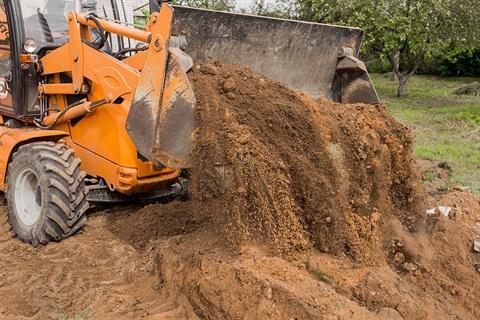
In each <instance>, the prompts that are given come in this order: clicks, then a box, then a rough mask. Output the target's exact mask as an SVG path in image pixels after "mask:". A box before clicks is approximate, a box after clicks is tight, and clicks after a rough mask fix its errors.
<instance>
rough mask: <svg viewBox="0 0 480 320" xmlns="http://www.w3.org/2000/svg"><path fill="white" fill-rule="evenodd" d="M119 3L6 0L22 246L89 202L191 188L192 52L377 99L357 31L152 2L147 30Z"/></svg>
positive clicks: (321, 90) (10, 119)
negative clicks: (186, 172) (120, 10)
mask: <svg viewBox="0 0 480 320" xmlns="http://www.w3.org/2000/svg"><path fill="white" fill-rule="evenodd" d="M117 2H118V1H107V0H97V1H93V0H89V1H87V0H84V1H81V0H73V1H72V0H70V1H69V0H18V1H17V0H16V1H13V0H0V190H2V191H4V192H5V196H6V199H7V209H8V215H9V222H10V223H11V226H12V230H13V232H14V234H15V235H16V236H17V237H18V238H19V239H20V240H22V241H24V242H26V243H29V244H32V245H34V246H37V245H39V244H47V243H49V242H51V241H60V240H62V239H64V238H66V237H68V236H70V235H73V234H75V233H76V232H78V231H79V230H80V229H81V228H82V226H83V225H84V224H85V221H86V215H85V212H86V210H87V209H88V203H89V202H117V201H125V200H136V199H156V198H161V197H177V196H184V195H185V193H186V192H187V181H186V179H184V178H183V177H182V170H184V169H187V168H189V167H190V166H191V163H190V158H189V155H190V152H191V149H192V145H193V140H194V136H195V132H196V127H197V126H196V121H195V96H194V93H193V91H192V88H191V86H190V83H189V81H188V78H187V75H186V72H187V71H188V70H189V69H190V68H191V67H192V65H193V61H192V58H191V57H193V58H194V60H195V61H204V62H208V61H213V60H223V61H225V62H227V63H236V64H243V65H248V66H251V67H252V69H254V70H256V71H259V72H262V73H264V74H266V75H267V76H270V77H272V78H274V79H276V80H280V81H284V82H285V83H287V84H288V85H290V86H291V87H292V88H294V89H298V90H303V91H305V92H307V93H308V94H310V95H314V96H315V95H316V96H325V97H327V98H330V99H334V100H336V101H340V102H365V103H375V102H377V101H378V97H377V96H376V93H375V90H374V89H373V86H372V85H371V82H370V80H369V77H368V73H367V72H366V69H365V66H364V65H363V63H362V62H361V61H360V60H358V58H357V54H358V50H359V47H360V43H361V37H362V31H361V30H360V29H357V28H343V27H335V26H326V25H318V24H305V23H299V22H294V21H287V20H279V19H267V18H261V17H253V16H245V15H235V14H227V13H220V12H216V11H209V10H198V9H192V8H182V7H175V8H174V7H173V6H170V5H168V4H165V3H162V4H158V2H156V1H150V8H151V11H152V14H151V16H150V19H149V21H148V24H147V25H146V26H138V25H132V23H129V22H128V21H126V20H128V18H127V19H123V20H124V21H120V20H121V19H120V17H119V15H118V6H117ZM121 4H122V5H123V1H122V2H121ZM123 7H124V6H123ZM129 16H133V13H131V14H129ZM126 17H127V15H126V14H125V18H126ZM296 28H300V29H301V30H300V29H299V30H300V31H296V32H294V29H296ZM302 28H306V29H302ZM322 34H323V35H322ZM340 35H341V36H340ZM262 37H263V38H264V40H262ZM259 39H260V40H259ZM265 39H268V43H267V44H265ZM185 40H187V43H189V44H188V45H185ZM182 49H183V50H182ZM184 50H186V52H187V53H185V51H184ZM315 54H316V55H315ZM292 68H293V69H300V68H303V69H302V70H304V69H308V70H313V71H314V74H312V76H309V75H308V74H304V75H303V76H302V77H299V74H298V73H295V72H293V70H292ZM302 70H300V72H302ZM300 78H301V79H300ZM300 80H301V81H300Z"/></svg>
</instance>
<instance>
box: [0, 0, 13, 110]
mask: <svg viewBox="0 0 480 320" xmlns="http://www.w3.org/2000/svg"><path fill="white" fill-rule="evenodd" d="M9 30H10V28H9V26H8V19H7V14H6V9H5V4H4V0H0V112H1V113H2V114H7V115H9V114H11V115H13V114H14V113H15V112H14V109H13V99H12V91H11V88H10V85H11V81H12V71H13V70H12V68H13V62H12V59H11V56H12V55H11V42H10V41H11V38H10V31H9Z"/></svg>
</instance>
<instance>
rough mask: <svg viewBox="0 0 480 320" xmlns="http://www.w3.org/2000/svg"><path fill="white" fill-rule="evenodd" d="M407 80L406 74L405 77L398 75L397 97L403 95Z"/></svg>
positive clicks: (408, 78)
mask: <svg viewBox="0 0 480 320" xmlns="http://www.w3.org/2000/svg"><path fill="white" fill-rule="evenodd" d="M408 80H410V77H409V76H408V75H407V76H406V77H398V91H397V97H403V96H404V95H405V92H406V91H407V84H408Z"/></svg>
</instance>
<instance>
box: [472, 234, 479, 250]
mask: <svg viewBox="0 0 480 320" xmlns="http://www.w3.org/2000/svg"><path fill="white" fill-rule="evenodd" d="M473 250H475V251H477V252H480V236H474V237H473Z"/></svg>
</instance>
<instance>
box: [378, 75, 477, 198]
mask: <svg viewBox="0 0 480 320" xmlns="http://www.w3.org/2000/svg"><path fill="white" fill-rule="evenodd" d="M371 76H372V81H373V83H374V85H375V88H376V89H377V92H378V95H379V96H380V99H381V100H382V102H383V103H385V105H386V106H387V109H388V110H389V111H390V113H391V114H392V115H393V116H394V117H395V118H397V120H399V121H400V122H401V123H403V124H406V125H409V126H410V127H411V128H412V131H413V133H414V135H415V144H414V155H415V156H416V157H420V158H424V159H430V160H437V161H441V162H446V163H448V164H449V165H450V166H451V167H452V170H453V172H452V176H451V178H450V181H449V184H450V185H452V184H455V185H458V186H461V187H464V188H466V189H468V190H470V191H471V192H473V193H474V194H475V195H476V196H477V197H480V130H479V128H480V96H457V95H454V94H452V93H453V91H455V90H456V89H458V88H460V87H462V86H464V85H467V84H470V83H472V82H473V81H477V82H478V81H480V79H479V78H443V77H436V76H415V77H413V78H412V80H411V81H410V83H409V85H408V87H407V93H406V95H405V96H404V97H401V98H399V97H397V96H396V93H397V85H398V82H397V81H396V80H392V79H391V77H389V76H388V75H380V74H373V75H371Z"/></svg>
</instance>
